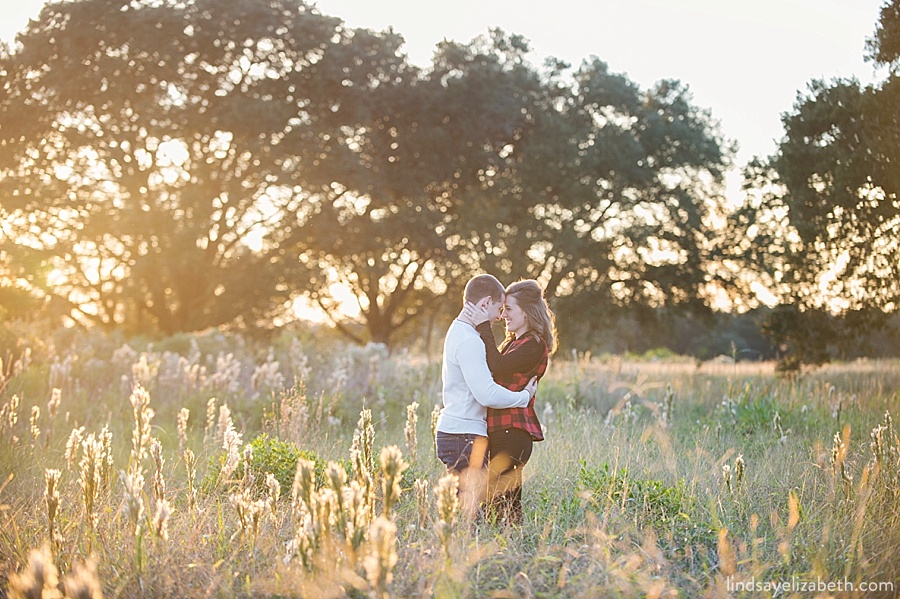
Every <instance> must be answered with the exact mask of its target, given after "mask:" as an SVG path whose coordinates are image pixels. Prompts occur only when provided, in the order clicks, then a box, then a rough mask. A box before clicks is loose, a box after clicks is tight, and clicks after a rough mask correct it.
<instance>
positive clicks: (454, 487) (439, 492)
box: [434, 472, 459, 561]
mask: <svg viewBox="0 0 900 599" xmlns="http://www.w3.org/2000/svg"><path fill="white" fill-rule="evenodd" d="M434 495H435V499H436V502H435V503H436V506H437V515H438V521H437V522H436V523H435V528H436V529H437V535H438V539H439V540H440V542H441V549H442V550H443V552H444V556H445V557H446V559H447V561H449V560H450V538H451V533H452V531H453V524H454V522H455V521H456V516H457V515H458V514H459V478H458V477H457V476H456V474H455V473H453V472H448V473H447V474H445V475H444V476H442V477H441V478H440V479H439V480H438V482H437V485H435V487H434Z"/></svg>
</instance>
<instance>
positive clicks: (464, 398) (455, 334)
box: [437, 320, 531, 435]
mask: <svg viewBox="0 0 900 599" xmlns="http://www.w3.org/2000/svg"><path fill="white" fill-rule="evenodd" d="M485 356H486V355H485V350H484V342H483V341H482V340H481V337H480V336H479V335H478V332H477V331H476V330H475V327H473V326H471V325H469V324H466V323H464V322H460V321H458V320H454V321H453V324H451V325H450V328H449V329H448V330H447V336H446V338H445V339H444V359H443V364H442V365H441V378H442V379H443V389H442V395H443V402H444V407H443V409H441V414H440V417H439V418H438V423H437V430H439V431H441V432H443V433H453V434H464V433H471V434H476V435H487V421H486V417H487V408H522V407H525V406H527V405H528V402H529V400H530V399H531V395H530V394H529V393H528V391H525V390H523V391H510V390H509V389H506V388H505V387H501V386H500V385H498V384H497V383H495V382H494V379H493V377H492V376H491V371H490V369H488V365H487V358H486V357H485Z"/></svg>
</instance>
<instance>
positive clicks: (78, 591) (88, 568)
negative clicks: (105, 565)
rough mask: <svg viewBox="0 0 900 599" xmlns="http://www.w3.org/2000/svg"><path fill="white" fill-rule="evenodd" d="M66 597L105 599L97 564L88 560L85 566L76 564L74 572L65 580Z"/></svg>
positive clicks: (73, 568) (73, 598)
mask: <svg viewBox="0 0 900 599" xmlns="http://www.w3.org/2000/svg"><path fill="white" fill-rule="evenodd" d="M63 589H65V596H66V597H67V598H70V599H103V591H102V589H101V585H100V579H99V578H98V577H97V562H95V561H94V560H93V559H88V560H87V562H86V563H85V564H83V565H82V564H81V563H80V562H76V563H75V565H74V566H73V567H72V571H71V572H70V573H69V575H68V576H66V577H65V578H64V579H63Z"/></svg>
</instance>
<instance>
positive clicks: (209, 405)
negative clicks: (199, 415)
mask: <svg viewBox="0 0 900 599" xmlns="http://www.w3.org/2000/svg"><path fill="white" fill-rule="evenodd" d="M215 425H216V398H215V397H210V398H209V399H208V400H207V401H206V431H205V433H204V439H208V438H209V437H210V435H212V432H213V427H214V426H215Z"/></svg>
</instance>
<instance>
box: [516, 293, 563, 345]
mask: <svg viewBox="0 0 900 599" xmlns="http://www.w3.org/2000/svg"><path fill="white" fill-rule="evenodd" d="M506 297H514V298H516V303H517V304H518V305H519V307H520V308H522V311H523V312H524V313H525V321H526V322H527V323H528V329H529V330H530V331H531V332H532V333H534V334H535V335H537V336H538V337H540V338H541V340H543V342H544V343H546V344H547V349H548V350H549V351H550V353H551V354H553V353H554V352H555V351H556V348H557V346H558V344H559V341H558V339H557V336H556V315H555V314H553V310H551V309H550V306H549V305H548V304H547V300H546V299H545V298H544V291H543V289H541V286H540V285H539V284H538V282H537V281H535V280H534V279H524V280H521V281H516V282H515V283H513V284H511V285H510V286H509V287H507V288H506Z"/></svg>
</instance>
